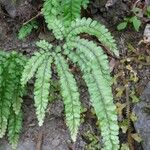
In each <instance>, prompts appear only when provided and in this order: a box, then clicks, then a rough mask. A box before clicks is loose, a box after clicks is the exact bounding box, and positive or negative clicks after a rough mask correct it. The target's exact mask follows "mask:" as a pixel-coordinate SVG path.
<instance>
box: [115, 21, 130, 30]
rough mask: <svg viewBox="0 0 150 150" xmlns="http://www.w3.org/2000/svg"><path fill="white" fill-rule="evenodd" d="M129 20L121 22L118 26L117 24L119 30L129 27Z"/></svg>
mask: <svg viewBox="0 0 150 150" xmlns="http://www.w3.org/2000/svg"><path fill="white" fill-rule="evenodd" d="M127 24H128V23H127V22H121V23H120V24H119V25H118V26H117V29H118V30H123V29H125V28H126V27H127Z"/></svg>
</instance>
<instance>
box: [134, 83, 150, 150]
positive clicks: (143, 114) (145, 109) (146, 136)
mask: <svg viewBox="0 0 150 150" xmlns="http://www.w3.org/2000/svg"><path fill="white" fill-rule="evenodd" d="M133 111H134V112H135V114H136V115H137V117H138V119H137V121H136V122H135V124H134V126H135V129H136V131H137V132H138V133H139V134H140V135H141V137H142V139H143V142H142V145H143V149H144V150H149V149H150V82H149V83H148V86H147V88H146V89H145V90H144V92H143V94H142V96H141V102H140V103H138V104H136V105H135V106H134V109H133Z"/></svg>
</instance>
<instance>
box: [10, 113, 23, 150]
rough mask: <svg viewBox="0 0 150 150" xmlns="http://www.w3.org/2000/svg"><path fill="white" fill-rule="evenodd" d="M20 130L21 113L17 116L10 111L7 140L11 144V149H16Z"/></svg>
mask: <svg viewBox="0 0 150 150" xmlns="http://www.w3.org/2000/svg"><path fill="white" fill-rule="evenodd" d="M21 128H22V113H21V112H19V113H18V114H17V115H16V114H15V112H14V111H11V113H10V116H9V123H8V140H9V143H10V144H11V147H12V149H14V150H15V149H16V148H17V144H18V141H19V135H20V132H21Z"/></svg>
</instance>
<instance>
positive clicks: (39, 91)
mask: <svg viewBox="0 0 150 150" xmlns="http://www.w3.org/2000/svg"><path fill="white" fill-rule="evenodd" d="M51 63H52V58H51V57H50V56H48V57H46V58H45V60H44V62H43V64H41V66H39V68H38V71H37V73H36V81H35V86H34V101H35V107H36V115H37V118H38V122H39V126H41V125H43V122H44V117H45V111H46V108H47V105H48V96H49V89H50V78H51Z"/></svg>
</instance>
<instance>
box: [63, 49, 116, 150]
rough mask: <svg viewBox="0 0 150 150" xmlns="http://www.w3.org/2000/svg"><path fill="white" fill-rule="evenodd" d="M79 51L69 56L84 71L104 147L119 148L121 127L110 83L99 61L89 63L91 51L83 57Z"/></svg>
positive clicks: (109, 148) (71, 52)
mask: <svg viewBox="0 0 150 150" xmlns="http://www.w3.org/2000/svg"><path fill="white" fill-rule="evenodd" d="M66 51H67V50H66ZM77 51H78V50H77ZM77 51H76V52H73V51H70V52H68V56H69V58H70V59H71V60H72V61H73V62H74V63H77V64H78V65H79V66H80V68H81V70H82V71H83V73H84V75H83V78H84V80H85V82H86V84H87V86H88V90H89V93H90V97H91V102H92V105H93V107H94V109H95V112H96V115H97V117H98V121H99V124H100V128H101V135H102V137H103V140H104V149H106V150H117V149H119V140H118V134H119V133H118V132H119V131H118V130H119V127H118V125H117V114H116V110H115V109H116V107H115V105H114V104H113V96H112V91H111V86H110V83H108V80H106V79H105V78H104V75H103V73H102V72H101V70H100V69H99V68H100V66H99V64H98V62H97V61H94V60H93V62H91V65H88V64H87V61H86V60H88V59H87V57H88V56H87V55H88V53H89V51H87V53H86V54H84V55H82V57H81V55H80V54H78V53H77ZM95 60H96V58H95Z"/></svg>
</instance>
